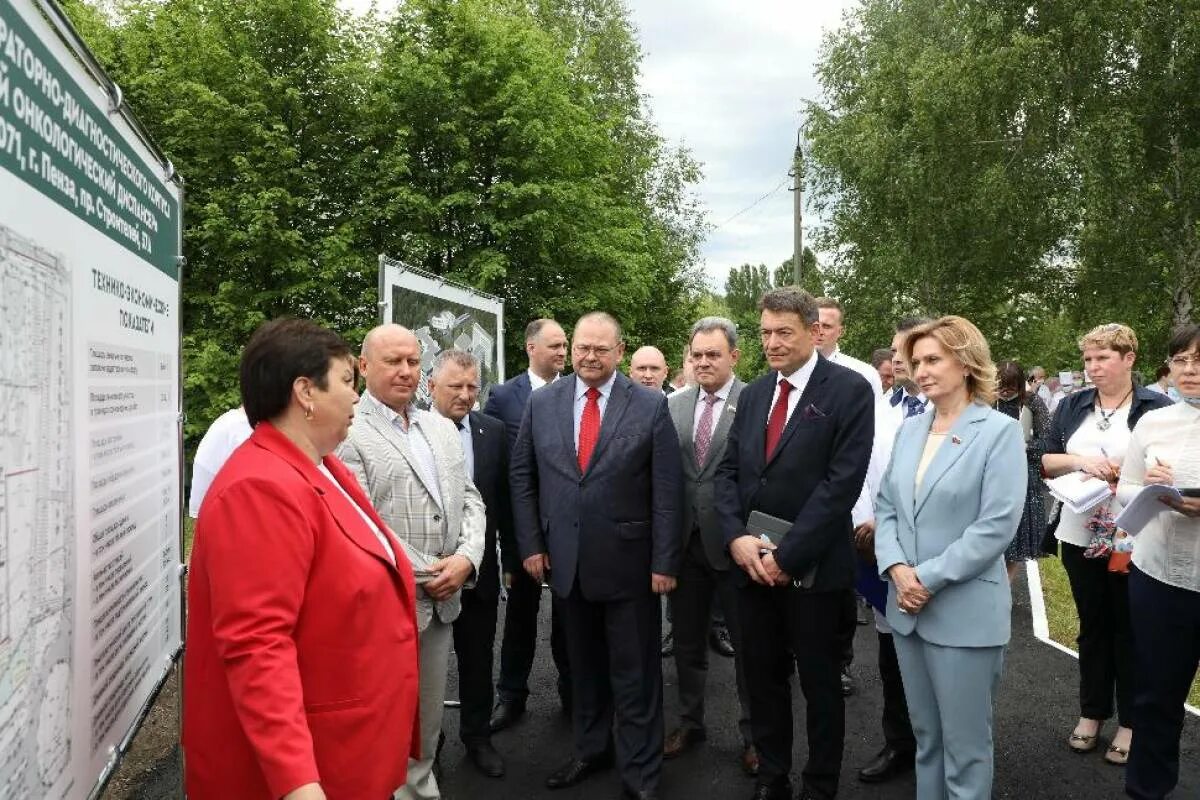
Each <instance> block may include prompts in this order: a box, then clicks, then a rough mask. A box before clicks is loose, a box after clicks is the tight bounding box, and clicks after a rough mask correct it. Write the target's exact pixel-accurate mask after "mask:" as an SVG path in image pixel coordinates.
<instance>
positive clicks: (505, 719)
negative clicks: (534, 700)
mask: <svg viewBox="0 0 1200 800" xmlns="http://www.w3.org/2000/svg"><path fill="white" fill-rule="evenodd" d="M524 714H525V704H524V703H521V702H518V701H516V700H501V701H500V702H499V703H496V708H495V710H494V711H492V718H491V720H490V721H489V722H488V730H490V731H491V732H492V733H496V732H498V731H502V730H504V729H505V728H507V727H509V726H510V725H512V724H513V723H514V722H516V721H517V720H519V719H520V718H521V717H522V716H523V715H524Z"/></svg>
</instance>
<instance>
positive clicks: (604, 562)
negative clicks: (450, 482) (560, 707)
mask: <svg viewBox="0 0 1200 800" xmlns="http://www.w3.org/2000/svg"><path fill="white" fill-rule="evenodd" d="M624 354H625V346H624V343H623V341H622V339H621V327H620V325H619V324H618V323H617V321H616V320H615V319H614V318H613V317H612V316H610V315H608V314H605V313H603V312H592V313H590V314H586V315H585V316H584V317H583V318H582V319H580V320H579V322H578V324H576V326H575V330H574V333H573V335H572V342H571V359H572V364H573V365H574V368H575V374H574V375H573V376H572V377H570V378H566V379H564V380H561V381H558V382H557V383H555V384H553V385H551V386H548V387H546V388H545V389H542V390H540V391H537V392H534V393H533V394H532V395H531V396H530V398H529V404H528V405H527V407H526V409H525V417H524V419H523V420H522V421H521V431H520V433H519V434H518V436H517V443H516V446H515V447H514V448H513V454H512V470H511V481H512V498H513V514H514V523H515V528H516V537H517V544H518V546H519V548H520V551H521V556H522V558H523V559H524V561H523V563H524V566H525V569H526V571H528V573H529V574H530V576H531V577H532V578H533V579H534V580H535V581H538V582H540V581H542V580H543V579H546V578H548V580H549V582H550V587H551V588H552V589H553V591H554V594H555V595H556V596H558V597H559V598H561V599H562V611H563V615H564V622H565V627H566V632H567V647H568V650H569V652H570V658H571V667H572V669H571V686H572V690H573V695H572V696H573V709H572V723H573V728H574V739H575V754H574V756H573V757H572V758H571V760H570V761H569V762H568V763H566V764H565V765H563V766H562V767H561V768H559V769H558V770H556V771H555V772H554V773H553V774H551V775H550V776H549V778H548V779H547V781H546V786H547V787H548V788H550V789H562V788H566V787H569V786H574V785H575V784H578V783H579V782H581V781H582V780H584V779H585V778H587V777H588V776H590V775H591V774H593V773H595V772H598V771H600V770H602V769H604V768H606V767H608V766H609V765H611V764H612V762H613V752H612V746H611V742H612V740H613V739H614V738H615V740H616V754H615V755H616V762H617V766H618V768H619V770H620V774H621V783H622V791H623V793H624V796H626V797H633V798H639V799H640V800H651V799H652V798H657V797H658V780H659V773H660V772H661V769H662V751H663V717H662V713H663V712H662V663H661V660H660V657H659V624H660V616H659V598H658V595H661V594H665V593H667V592H669V591H671V590H672V589H674V588H675V576H676V575H677V574H678V570H679V546H680V543H679V538H680V537H679V523H680V506H681V498H682V493H683V488H682V479H681V476H680V463H679V439H678V437H677V436H676V434H675V429H674V428H673V427H672V425H671V420H670V415H669V413H668V409H667V399H666V398H665V397H664V396H663V395H662V393H661V392H659V393H655V392H648V391H645V390H644V389H642V388H639V387H637V386H635V385H634V383H633V382H632V381H630V380H629V378H627V377H625V376H624V375H622V374H621V373H620V372H618V371H617V364H619V363H620V361H621V358H622V357H623V356H624ZM614 712H615V714H614ZM614 716H615V719H616V731H615V737H614V735H613V721H614Z"/></svg>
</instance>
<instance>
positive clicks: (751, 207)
mask: <svg viewBox="0 0 1200 800" xmlns="http://www.w3.org/2000/svg"><path fill="white" fill-rule="evenodd" d="M790 177H791V176H790V175H784V176H783V180H781V181H780V182H779V183H778V184H776V185H775V188H774V189H771V190H770V191H769V192H767V193H766V194H764V195H763V196H762V197H760V198H758V199H757V200H755V201H754V202H753V203H751V204H750V205H748V206H746V207H745V208H743V209H742V210H741V211H739V212H737V213H736V214H734V215H733V216H732V217H730V218H729V219H727V220H725V221H724V222H722V223H721V224H720V225H717V226H716V227H715V228H713V232H714V233H715V232H716V231H719V230H721V228H724V227H725V226H726V225H728V224H729V223H731V222H733V221H734V220H735V219H737V218H738V217H740V216H741V215H742V214H745V213H746V212H747V211H750V210H751V209H753V208H754V207H755V206H757V205H758V204H759V203H761V202H762V201H763V200H766V199H767V198H768V197H770V196H771V195H773V194H775V193H776V192H778V191H779V190H780V189H782V188H783V187H784V186H785V185H786V184H787V182H788V179H789V178H790Z"/></svg>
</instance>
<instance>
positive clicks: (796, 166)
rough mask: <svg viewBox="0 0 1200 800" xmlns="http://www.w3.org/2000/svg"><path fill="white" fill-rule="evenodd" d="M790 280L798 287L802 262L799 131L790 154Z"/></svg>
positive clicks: (802, 224)
mask: <svg viewBox="0 0 1200 800" xmlns="http://www.w3.org/2000/svg"><path fill="white" fill-rule="evenodd" d="M788 174H789V175H791V176H792V188H791V192H792V225H793V232H792V235H793V239H794V241H793V251H792V252H793V255H792V280H793V281H794V282H795V284H796V285H797V286H799V285H800V278H801V277H802V276H801V269H800V268H801V265H802V264H803V262H804V154H803V153H802V152H801V150H800V131H796V151H795V153H793V154H792V171H791V172H790V173H788Z"/></svg>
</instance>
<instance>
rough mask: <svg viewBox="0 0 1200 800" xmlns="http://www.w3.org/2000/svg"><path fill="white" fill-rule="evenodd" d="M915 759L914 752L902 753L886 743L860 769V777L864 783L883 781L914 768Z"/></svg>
mask: <svg viewBox="0 0 1200 800" xmlns="http://www.w3.org/2000/svg"><path fill="white" fill-rule="evenodd" d="M914 761H915V757H914V756H913V754H912V753H901V752H899V751H898V750H896V749H895V748H893V747H892V746H891V745H886V746H885V747H884V748H883V749H882V750H880V751H879V754H878V755H876V756H875V757H874V758H872V759H871V761H870V762H869V763H868V764H867V765H866V766H865V767H863V768H862V769H860V770H859V771H858V779H859V780H860V781H862V782H863V783H883V782H884V781H889V780H891V779H892V778H894V777H896V776H897V775H902V774H903V773H905V772H909V771H910V770H912V768H913V763H914Z"/></svg>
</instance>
